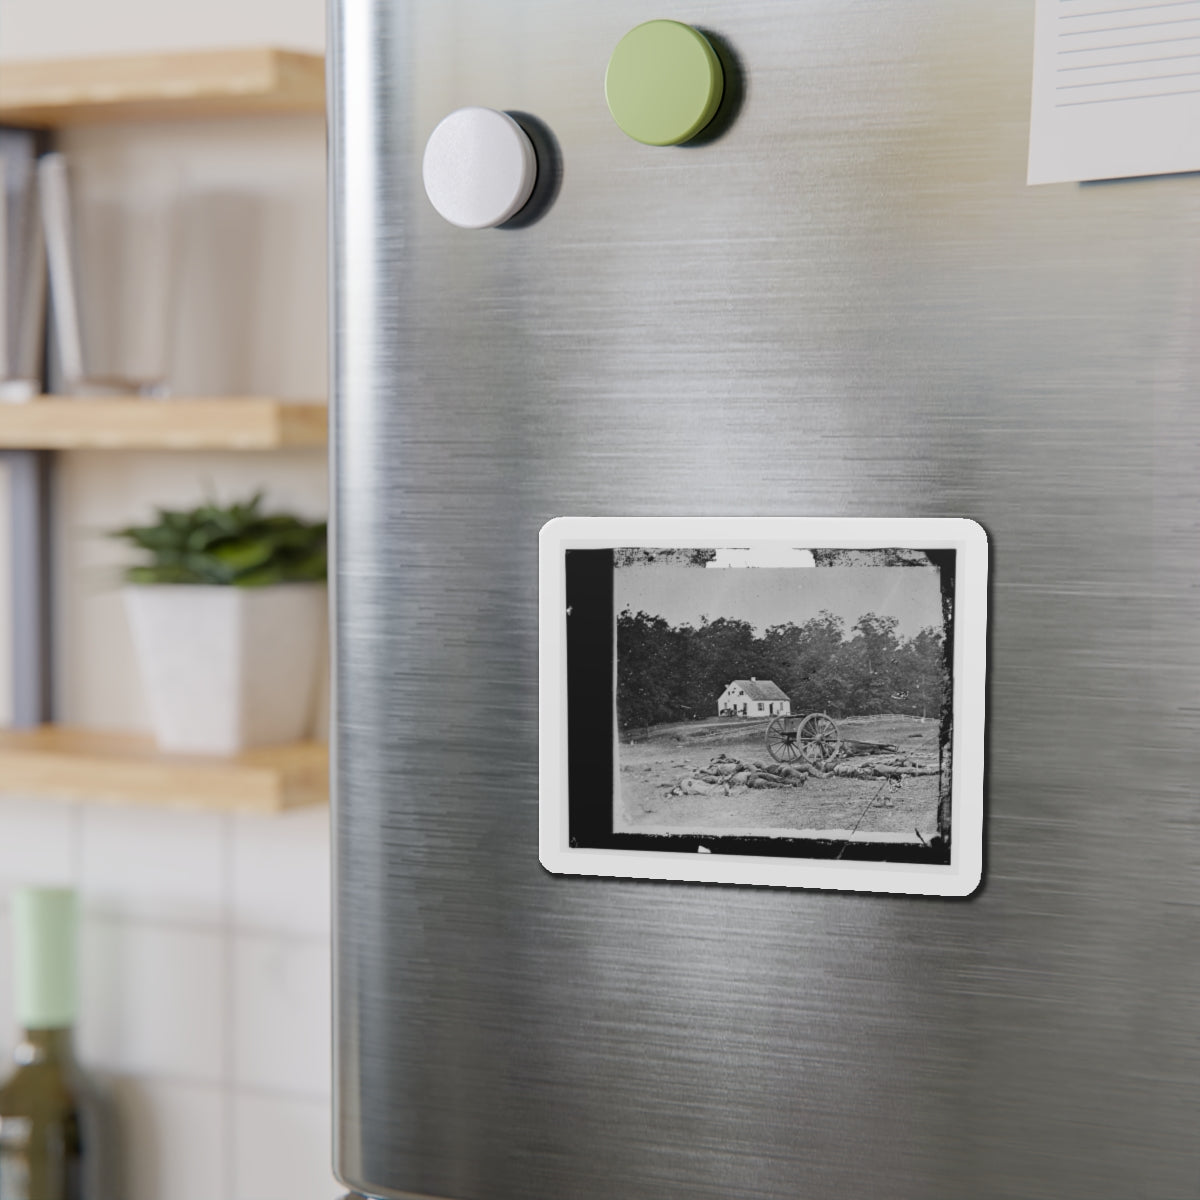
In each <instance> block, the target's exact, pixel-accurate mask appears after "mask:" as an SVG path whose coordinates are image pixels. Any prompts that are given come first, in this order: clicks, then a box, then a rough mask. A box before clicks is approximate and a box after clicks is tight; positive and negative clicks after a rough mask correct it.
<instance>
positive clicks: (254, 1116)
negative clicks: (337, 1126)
mask: <svg viewBox="0 0 1200 1200" xmlns="http://www.w3.org/2000/svg"><path fill="white" fill-rule="evenodd" d="M330 1124H331V1122H330V1113H329V1105H328V1103H327V1102H323V1101H305V1100H290V1099H284V1098H280V1097H276V1096H265V1095H263V1096H256V1095H242V1094H239V1096H238V1098H237V1100H236V1101H235V1102H234V1126H235V1128H236V1133H235V1135H234V1141H233V1144H234V1151H233V1193H232V1196H231V1200H335V1198H336V1200H340V1198H341V1197H342V1196H343V1195H345V1191H346V1189H345V1188H343V1187H342V1186H341V1185H340V1184H339V1183H338V1182H337V1180H335V1179H334V1177H333V1172H332V1170H331V1169H330V1165H329V1164H330V1158H331V1154H330Z"/></svg>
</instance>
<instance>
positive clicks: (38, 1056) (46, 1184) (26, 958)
mask: <svg viewBox="0 0 1200 1200" xmlns="http://www.w3.org/2000/svg"><path fill="white" fill-rule="evenodd" d="M12 916H13V943H14V949H15V952H16V953H15V958H16V962H15V970H14V977H15V982H16V1014H17V1022H18V1024H19V1025H20V1027H21V1033H20V1038H19V1040H18V1043H17V1048H16V1051H15V1053H14V1056H13V1057H14V1059H15V1069H14V1071H13V1073H12V1074H11V1075H10V1076H9V1078H8V1080H7V1081H6V1082H5V1083H4V1085H3V1086H2V1087H0V1200H92V1197H91V1196H89V1195H88V1189H87V1188H86V1187H85V1183H84V1178H85V1175H84V1150H85V1144H84V1143H85V1137H84V1115H83V1109H84V1101H83V1090H84V1085H83V1080H82V1078H81V1077H80V1074H79V1072H78V1070H77V1068H76V1066H75V1056H74V1051H73V1048H72V1040H73V1039H72V1027H73V1025H74V1023H75V1008H76V999H75V997H76V983H75V943H76V925H77V919H76V902H75V893H74V892H73V891H71V890H70V889H68V888H23V889H20V890H19V891H17V892H15V893H14V895H13V903H12Z"/></svg>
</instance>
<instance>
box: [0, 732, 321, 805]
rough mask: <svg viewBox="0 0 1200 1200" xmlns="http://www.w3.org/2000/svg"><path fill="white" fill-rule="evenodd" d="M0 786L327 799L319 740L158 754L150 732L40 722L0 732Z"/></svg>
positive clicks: (173, 799) (140, 800)
mask: <svg viewBox="0 0 1200 1200" xmlns="http://www.w3.org/2000/svg"><path fill="white" fill-rule="evenodd" d="M0 790H3V791H6V792H14V793H19V794H21V795H39V796H53V797H57V798H60V799H66V800H102V801H119V802H124V803H128V804H153V805H158V806H166V807H177V808H208V809H220V810H226V811H240V812H257V813H274V812H282V811H283V810H284V809H288V808H297V807H300V806H302V805H306V804H325V803H327V802H328V799H329V751H328V747H326V746H324V745H322V744H321V743H319V742H299V743H296V744H295V745H290V746H267V747H263V748H262V749H259V750H248V751H246V752H245V753H244V754H241V755H238V756H237V757H236V758H203V757H190V756H180V755H172V754H163V753H161V752H160V751H159V750H157V749H156V748H155V745H154V742H153V739H151V738H146V737H142V736H139V735H137V734H124V733H101V732H97V731H95V730H84V729H69V728H63V727H62V726H57V725H46V726H43V727H42V728H41V729H31V730H12V729H10V730H3V731H0Z"/></svg>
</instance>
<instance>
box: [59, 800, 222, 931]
mask: <svg viewBox="0 0 1200 1200" xmlns="http://www.w3.org/2000/svg"><path fill="white" fill-rule="evenodd" d="M80 817H81V824H82V832H83V837H82V847H81V855H82V858H81V866H82V875H81V881H82V884H83V888H84V890H85V891H86V892H87V894H88V900H89V905H90V908H91V909H92V911H93V912H98V913H105V914H107V915H110V916H125V917H134V918H141V919H147V920H156V921H162V920H178V921H187V922H191V923H195V924H197V925H204V926H210V927H220V925H221V924H222V922H223V920H224V894H223V892H224V874H223V872H224V860H223V856H222V843H223V838H224V825H223V822H225V821H227V818H225V817H223V816H222V815H221V814H220V813H208V812H176V811H173V810H170V809H155V808H126V807H122V806H120V805H108V804H96V805H90V806H88V807H87V808H86V809H84V810H83V811H82V812H81V813H80Z"/></svg>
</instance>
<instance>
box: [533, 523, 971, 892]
mask: <svg viewBox="0 0 1200 1200" xmlns="http://www.w3.org/2000/svg"><path fill="white" fill-rule="evenodd" d="M547 529H548V530H553V532H554V534H555V536H554V537H552V538H551V539H549V541H550V543H551V544H550V548H549V550H548V549H547V536H546V533H545V532H544V533H543V560H542V571H543V614H542V619H543V785H544V786H543V862H544V863H547V865H551V863H553V864H557V866H553V865H552V866H551V869H563V870H568V871H580V872H584V864H583V862H582V859H583V858H584V857H585V856H588V852H593V851H594V852H596V853H595V854H593V855H591V856H590V857H588V863H589V864H591V865H595V866H598V867H599V868H600V869H599V870H597V871H595V873H599V874H619V873H628V874H633V875H638V874H643V873H644V874H645V875H646V876H647V877H651V878H689V879H699V880H708V879H712V880H716V881H729V882H769V883H774V884H784V885H789V886H828V887H862V888H863V889H864V890H870V889H871V888H873V887H874V884H875V883H877V882H878V881H880V880H883V886H881V887H879V888H878V890H910V891H928V892H930V893H931V894H956V892H955V888H957V887H961V886H962V880H963V879H964V878H966V877H968V876H971V875H972V874H973V875H974V877H975V879H976V881H977V879H978V869H977V863H978V860H979V857H980V854H981V849H980V842H981V837H980V829H981V812H982V750H983V746H982V696H983V654H984V630H985V628H986V626H985V605H986V597H985V584H984V581H985V578H986V540H985V539H984V537H983V534H982V531H981V530H979V528H978V526H975V525H973V524H972V523H971V522H966V521H954V520H942V521H937V520H926V521H903V520H896V519H893V520H890V521H880V522H870V521H862V520H857V521H855V520H842V521H839V520H836V519H826V520H823V521H801V520H798V519H797V520H795V521H786V520H783V519H779V518H774V519H768V518H762V519H750V518H741V519H738V518H727V519H722V520H720V521H713V522H707V523H706V522H704V521H703V520H699V519H687V520H685V519H675V520H668V519H663V520H662V521H652V520H649V519H634V518H629V519H625V520H624V521H615V522H609V523H605V522H603V521H601V520H598V519H595V520H592V521H588V520H585V519H574V520H567V521H564V522H553V523H551V526H547ZM576 530H578V531H581V532H582V533H585V534H586V535H587V536H579V535H578V534H576V535H575V536H572V533H571V532H569V531H576ZM659 530H661V531H663V532H668V533H672V534H673V536H671V537H663V538H661V539H659V540H655V539H654V538H653V536H652V535H653V534H654V533H655V532H656V531H659ZM606 531H607V532H610V533H611V535H612V536H611V537H610V538H605V537H603V536H602V535H603V533H604V532H606ZM626 531H628V532H629V533H632V534H637V535H640V536H634V537H626V538H622V537H620V536H619V535H620V534H621V533H622V532H626ZM684 533H689V534H691V537H690V538H686V539H685V538H683V537H682V536H681V535H682V534H684ZM739 534H740V535H741V536H740V537H739V536H738V535H739ZM789 534H790V535H791V536H790V537H789V536H788V535H789ZM605 543H607V544H605ZM559 576H561V579H559ZM551 596H557V597H558V598H559V599H561V601H562V609H561V614H559V613H557V612H556V611H554V610H552V609H551V608H550V607H549V604H550V599H551ZM560 654H561V658H560V657H559V655H560ZM548 664H549V665H550V666H551V667H552V668H553V670H552V671H550V670H547V666H548ZM556 838H557V839H558V842H557V844H556V842H555V839H556ZM547 851H548V852H549V855H548V856H549V860H550V862H547ZM614 852H617V853H618V854H619V853H627V854H628V855H629V856H630V859H629V861H628V862H627V863H626V864H625V866H626V868H627V869H626V870H621V869H620V868H619V867H618V868H616V869H614V868H613V866H612V860H613V856H614ZM684 856H687V857H688V860H689V861H690V862H691V863H692V864H695V866H693V867H688V868H684V867H681V866H679V865H678V862H679V861H680V860H682V859H683V857H684ZM672 857H673V858H674V859H675V863H674V864H673V863H672V861H671V858H672ZM650 858H653V859H654V862H653V863H650V864H648V863H647V861H646V860H647V859H650ZM781 861H785V862H786V863H788V864H791V867H790V868H789V867H787V866H783V867H780V866H779V863H780V862H781ZM735 862H736V863H737V864H739V865H738V866H737V867H731V866H730V865H729V864H731V863H735ZM810 867H811V869H809V868H810ZM909 870H911V871H913V872H915V875H914V876H913V878H912V879H910V880H909V881H908V884H905V883H904V882H900V883H898V882H897V875H896V872H900V871H909ZM872 872H874V873H873V874H872ZM881 872H882V874H881ZM939 872H942V873H943V875H944V876H945V878H942V877H941V876H939V874H938V873H939ZM584 873H588V872H584ZM939 879H940V880H941V882H940V883H939V882H933V883H932V884H931V882H930V881H938V880H939ZM914 880H915V881H916V882H914ZM872 881H874V882H872ZM910 885H911V886H910Z"/></svg>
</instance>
